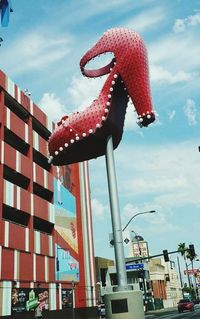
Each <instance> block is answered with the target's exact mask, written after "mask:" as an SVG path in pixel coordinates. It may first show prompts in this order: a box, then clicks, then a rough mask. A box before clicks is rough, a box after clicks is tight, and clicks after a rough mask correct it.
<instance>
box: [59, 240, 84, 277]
mask: <svg viewBox="0 0 200 319" xmlns="http://www.w3.org/2000/svg"><path fill="white" fill-rule="evenodd" d="M56 261H57V267H56V280H62V281H79V262H78V261H77V260H76V259H75V258H73V257H72V256H71V254H70V252H69V251H68V250H64V249H62V248H61V247H60V246H59V245H57V244H56Z"/></svg>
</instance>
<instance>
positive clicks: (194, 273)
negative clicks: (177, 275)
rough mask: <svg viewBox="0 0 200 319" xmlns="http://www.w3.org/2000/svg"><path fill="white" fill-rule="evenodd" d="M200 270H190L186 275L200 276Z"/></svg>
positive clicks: (185, 272) (185, 271)
mask: <svg viewBox="0 0 200 319" xmlns="http://www.w3.org/2000/svg"><path fill="white" fill-rule="evenodd" d="M199 272H200V269H188V270H184V275H197V274H199Z"/></svg>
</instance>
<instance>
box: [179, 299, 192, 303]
mask: <svg viewBox="0 0 200 319" xmlns="http://www.w3.org/2000/svg"><path fill="white" fill-rule="evenodd" d="M185 302H190V299H181V300H180V301H179V303H185Z"/></svg>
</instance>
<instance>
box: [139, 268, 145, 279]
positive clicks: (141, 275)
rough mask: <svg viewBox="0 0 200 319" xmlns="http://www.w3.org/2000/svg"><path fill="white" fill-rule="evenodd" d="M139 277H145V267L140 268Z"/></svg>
mask: <svg viewBox="0 0 200 319" xmlns="http://www.w3.org/2000/svg"><path fill="white" fill-rule="evenodd" d="M138 278H144V269H140V270H139V272H138Z"/></svg>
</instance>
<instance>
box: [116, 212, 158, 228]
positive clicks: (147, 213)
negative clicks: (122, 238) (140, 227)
mask: <svg viewBox="0 0 200 319" xmlns="http://www.w3.org/2000/svg"><path fill="white" fill-rule="evenodd" d="M155 212H156V211H155V210H148V211H147V212H142V213H137V214H135V215H133V216H132V217H131V219H130V220H129V221H128V223H127V224H126V226H124V228H123V229H122V231H125V229H126V228H127V227H128V225H129V224H130V222H131V221H132V220H133V218H135V217H136V216H138V215H143V214H153V213H155Z"/></svg>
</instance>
